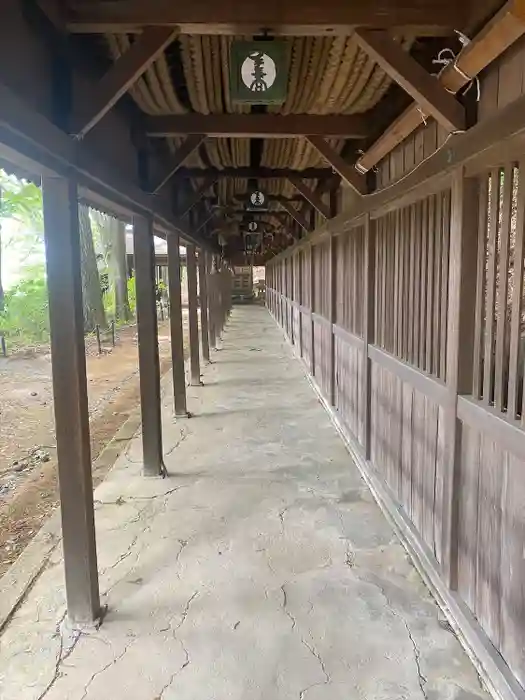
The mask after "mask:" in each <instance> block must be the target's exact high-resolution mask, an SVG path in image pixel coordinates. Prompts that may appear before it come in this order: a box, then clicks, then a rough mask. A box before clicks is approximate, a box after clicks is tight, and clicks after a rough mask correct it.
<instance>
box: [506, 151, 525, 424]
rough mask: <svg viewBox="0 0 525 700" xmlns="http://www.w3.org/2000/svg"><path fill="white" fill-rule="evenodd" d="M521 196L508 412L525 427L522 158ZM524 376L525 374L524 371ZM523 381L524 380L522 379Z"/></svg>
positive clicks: (524, 170)
mask: <svg viewBox="0 0 525 700" xmlns="http://www.w3.org/2000/svg"><path fill="white" fill-rule="evenodd" d="M518 173H519V175H518V177H519V180H518V197H517V202H516V236H515V242H514V270H513V278H512V279H513V287H512V302H511V303H512V317H511V322H510V353H509V398H508V409H507V410H508V414H509V416H510V417H511V418H517V417H518V413H520V412H521V422H522V425H523V426H525V411H523V410H522V406H519V405H518V403H519V402H518V395H519V384H520V370H522V368H520V339H521V318H522V313H523V254H524V238H525V236H524V227H525V216H524V212H525V161H523V160H521V161H520V163H519V169H518ZM521 376H522V377H523V373H522V374H521ZM522 382H523V379H522ZM523 393H524V395H525V392H523Z"/></svg>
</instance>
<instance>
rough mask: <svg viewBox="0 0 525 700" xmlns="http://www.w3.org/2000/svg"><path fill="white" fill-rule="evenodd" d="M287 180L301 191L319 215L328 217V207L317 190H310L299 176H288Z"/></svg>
mask: <svg viewBox="0 0 525 700" xmlns="http://www.w3.org/2000/svg"><path fill="white" fill-rule="evenodd" d="M288 180H289V181H290V182H291V183H292V185H293V186H294V187H295V189H296V190H297V191H298V192H300V193H301V195H302V196H303V197H304V198H305V199H306V201H307V202H309V203H310V204H311V205H312V206H313V207H314V209H317V211H318V212H319V213H320V214H321V216H324V218H325V219H329V218H330V209H329V208H328V207H327V205H326V204H325V203H324V202H323V200H322V199H321V197H320V195H319V194H318V193H317V192H314V190H311V189H310V188H309V187H307V186H306V185H305V184H304V182H303V180H302V179H301V178H299V177H289V178H288Z"/></svg>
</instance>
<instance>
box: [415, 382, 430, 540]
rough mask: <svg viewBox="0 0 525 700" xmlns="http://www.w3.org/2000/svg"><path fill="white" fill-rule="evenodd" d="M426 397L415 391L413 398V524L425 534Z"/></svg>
mask: <svg viewBox="0 0 525 700" xmlns="http://www.w3.org/2000/svg"><path fill="white" fill-rule="evenodd" d="M425 408H426V401H425V397H424V396H423V395H422V394H420V393H419V392H418V391H414V398H413V413H412V425H413V435H412V440H413V447H412V449H413V457H412V498H411V501H412V522H413V523H414V525H415V526H416V529H417V531H418V532H419V533H420V534H421V535H422V534H423V493H424V483H425V481H424V475H425V466H426V465H425V457H426V451H425Z"/></svg>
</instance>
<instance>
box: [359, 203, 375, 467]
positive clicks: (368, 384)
mask: <svg viewBox="0 0 525 700" xmlns="http://www.w3.org/2000/svg"><path fill="white" fill-rule="evenodd" d="M364 246H365V258H364V266H365V269H364V282H365V288H364V290H363V339H364V346H363V389H362V390H363V411H364V413H363V443H364V444H363V447H364V451H365V459H370V452H371V408H372V363H371V362H370V358H369V357H368V346H369V345H372V344H373V343H374V342H375V328H374V310H375V221H372V220H371V219H370V215H369V214H368V215H367V217H366V220H365V240H364Z"/></svg>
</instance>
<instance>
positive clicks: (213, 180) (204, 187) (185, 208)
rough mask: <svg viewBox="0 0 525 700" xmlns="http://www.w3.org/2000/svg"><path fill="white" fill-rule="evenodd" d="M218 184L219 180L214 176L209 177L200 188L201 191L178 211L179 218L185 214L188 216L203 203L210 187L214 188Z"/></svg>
mask: <svg viewBox="0 0 525 700" xmlns="http://www.w3.org/2000/svg"><path fill="white" fill-rule="evenodd" d="M216 182H217V178H216V177H215V176H214V175H209V176H208V177H206V178H205V180H204V183H203V184H202V186H201V187H199V189H198V190H197V191H196V192H195V193H194V194H193V195H192V196H191V197H190V198H189V199H187V200H186V201H185V202H184V203H183V204H182V206H181V207H180V209H179V210H178V211H177V216H184V214H187V213H188V212H189V211H190V209H193V207H194V206H195V205H196V204H198V203H199V202H200V201H201V199H202V198H203V197H204V195H205V194H206V192H207V191H208V190H209V189H210V187H212V185H214V184H215V183H216Z"/></svg>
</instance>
